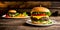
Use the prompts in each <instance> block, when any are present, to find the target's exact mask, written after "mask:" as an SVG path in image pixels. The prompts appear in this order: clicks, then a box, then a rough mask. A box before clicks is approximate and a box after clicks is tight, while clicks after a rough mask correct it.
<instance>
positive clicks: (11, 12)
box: [7, 10, 19, 17]
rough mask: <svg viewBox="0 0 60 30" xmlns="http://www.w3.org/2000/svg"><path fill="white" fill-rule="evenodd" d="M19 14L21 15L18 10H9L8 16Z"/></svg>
mask: <svg viewBox="0 0 60 30" xmlns="http://www.w3.org/2000/svg"><path fill="white" fill-rule="evenodd" d="M18 15H19V13H18V12H17V11H16V10H9V11H8V13H7V16H9V17H15V16H18Z"/></svg>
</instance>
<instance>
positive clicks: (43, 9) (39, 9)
mask: <svg viewBox="0 0 60 30" xmlns="http://www.w3.org/2000/svg"><path fill="white" fill-rule="evenodd" d="M31 12H50V11H49V9H47V8H45V7H34V8H33V9H32V11H31Z"/></svg>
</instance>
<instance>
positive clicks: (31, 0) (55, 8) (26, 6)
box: [0, 0, 60, 17]
mask: <svg viewBox="0 0 60 30" xmlns="http://www.w3.org/2000/svg"><path fill="white" fill-rule="evenodd" d="M40 5H41V6H42V7H46V8H48V9H49V10H50V11H51V13H52V15H51V16H60V2H59V1H54V0H52V1H48V0H44V1H43V0H42V1H41V0H40V1H39V0H37V1H36V0H20V1H18V0H15V1H14V0H13V1H9V0H5V1H3V0H0V17H1V16H2V15H4V14H6V13H7V12H8V10H10V9H15V10H17V11H18V12H24V11H25V12H27V14H28V15H29V16H30V11H31V9H32V8H34V7H39V6H40Z"/></svg>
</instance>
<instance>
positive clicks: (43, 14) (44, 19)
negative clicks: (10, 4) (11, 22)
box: [31, 7, 52, 24]
mask: <svg viewBox="0 0 60 30" xmlns="http://www.w3.org/2000/svg"><path fill="white" fill-rule="evenodd" d="M50 15H51V12H50V11H49V9H47V8H45V7H34V8H33V9H32V11H31V21H32V23H33V24H51V23H52V22H51V20H50V19H49V16H50Z"/></svg>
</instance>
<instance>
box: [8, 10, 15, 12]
mask: <svg viewBox="0 0 60 30" xmlns="http://www.w3.org/2000/svg"><path fill="white" fill-rule="evenodd" d="M8 12H11V13H16V10H9V11H8Z"/></svg>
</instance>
